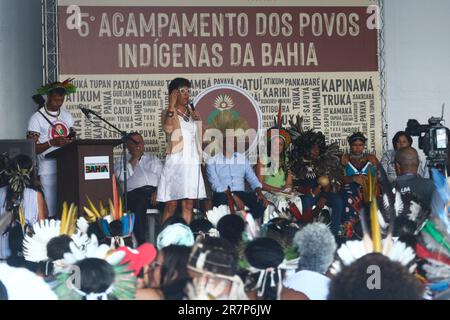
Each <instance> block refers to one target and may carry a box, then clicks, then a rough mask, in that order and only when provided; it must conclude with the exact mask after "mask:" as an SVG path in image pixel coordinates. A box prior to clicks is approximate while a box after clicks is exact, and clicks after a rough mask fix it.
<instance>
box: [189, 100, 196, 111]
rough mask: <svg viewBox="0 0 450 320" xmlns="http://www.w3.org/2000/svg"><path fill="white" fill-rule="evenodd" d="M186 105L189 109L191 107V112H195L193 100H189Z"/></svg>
mask: <svg viewBox="0 0 450 320" xmlns="http://www.w3.org/2000/svg"><path fill="white" fill-rule="evenodd" d="M188 105H189V107H191V110H192V111H195V107H194V101H193V100H191V99H189V102H188Z"/></svg>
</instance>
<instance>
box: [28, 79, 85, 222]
mask: <svg viewBox="0 0 450 320" xmlns="http://www.w3.org/2000/svg"><path fill="white" fill-rule="evenodd" d="M75 91H76V88H75V86H74V85H73V84H72V83H71V82H70V79H68V80H66V81H64V82H54V83H50V84H47V85H45V86H43V87H41V88H39V89H38V90H37V92H38V94H40V95H47V101H43V102H42V105H40V108H39V110H38V111H36V112H35V113H34V114H33V115H32V116H31V118H30V121H29V123H28V131H27V139H31V140H33V141H34V142H35V143H36V154H37V162H38V175H39V181H40V184H41V187H42V191H43V193H44V196H45V200H46V202H47V206H48V212H49V217H54V216H55V215H56V212H57V211H58V208H57V190H58V186H57V181H56V179H57V175H56V170H57V169H56V160H55V159H48V158H46V155H47V154H49V153H50V152H52V151H54V150H56V149H58V148H60V147H64V146H65V145H67V144H69V143H71V142H72V141H73V139H74V138H75V130H74V128H73V126H74V120H73V117H72V115H71V114H70V112H69V111H67V110H66V109H64V108H63V104H64V99H65V96H66V95H68V94H72V93H74V92H75ZM41 98H42V97H41Z"/></svg>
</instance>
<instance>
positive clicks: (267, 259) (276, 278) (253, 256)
mask: <svg viewBox="0 0 450 320" xmlns="http://www.w3.org/2000/svg"><path fill="white" fill-rule="evenodd" d="M245 258H246V260H247V262H248V263H249V265H250V266H249V268H248V270H249V275H248V276H247V281H248V282H247V281H246V282H247V283H246V287H247V288H248V290H247V295H248V296H249V298H250V299H251V300H280V296H281V289H282V286H283V285H282V283H283V277H284V269H285V268H286V267H285V265H284V263H283V262H284V252H283V247H281V245H280V244H279V243H278V242H277V241H275V240H273V239H270V238H264V237H262V238H257V239H255V240H252V241H251V242H249V243H248V244H247V246H246V248H245Z"/></svg>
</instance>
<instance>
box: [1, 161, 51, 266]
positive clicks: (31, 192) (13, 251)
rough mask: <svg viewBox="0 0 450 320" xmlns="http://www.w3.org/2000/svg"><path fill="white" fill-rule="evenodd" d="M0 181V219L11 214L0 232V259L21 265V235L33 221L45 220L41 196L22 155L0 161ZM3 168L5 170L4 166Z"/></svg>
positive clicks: (31, 164)
mask: <svg viewBox="0 0 450 320" xmlns="http://www.w3.org/2000/svg"><path fill="white" fill-rule="evenodd" d="M0 163H1V164H2V165H3V168H0V172H1V174H0V175H1V176H2V179H4V180H5V181H6V182H7V185H6V186H4V187H1V188H0V204H1V207H0V208H1V209H0V216H2V215H7V214H11V215H12V217H11V222H10V223H9V225H7V226H5V227H6V229H5V230H1V234H0V260H2V259H7V258H8V263H10V264H12V265H14V266H24V263H25V261H24V259H23V256H22V241H23V237H24V233H25V232H26V231H27V229H28V228H29V227H30V226H32V225H33V224H34V223H35V222H37V221H41V220H44V219H46V218H47V216H48V211H47V205H46V203H45V200H44V197H43V195H42V193H41V192H40V191H37V190H36V187H35V185H34V182H35V179H34V167H33V161H32V160H31V158H30V157H28V156H26V155H17V156H16V157H15V158H13V159H12V160H11V161H9V160H8V159H4V160H3V161H0ZM5 166H6V167H5Z"/></svg>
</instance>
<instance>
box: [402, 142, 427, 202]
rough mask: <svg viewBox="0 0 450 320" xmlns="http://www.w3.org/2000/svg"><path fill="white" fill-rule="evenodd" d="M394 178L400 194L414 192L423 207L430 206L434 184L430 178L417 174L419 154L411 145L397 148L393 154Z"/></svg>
mask: <svg viewBox="0 0 450 320" xmlns="http://www.w3.org/2000/svg"><path fill="white" fill-rule="evenodd" d="M394 161H395V171H396V174H397V179H396V180H395V185H396V189H398V191H400V193H401V194H402V195H405V194H408V193H410V194H414V195H415V196H416V197H417V198H418V200H419V201H420V203H421V204H422V206H423V208H430V203H431V197H432V195H433V192H434V184H433V181H432V180H431V179H426V178H422V177H421V176H419V175H418V173H417V172H418V168H419V155H418V154H417V150H416V149H414V148H412V147H404V148H402V149H399V150H398V151H397V152H396V154H395V160H394Z"/></svg>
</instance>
